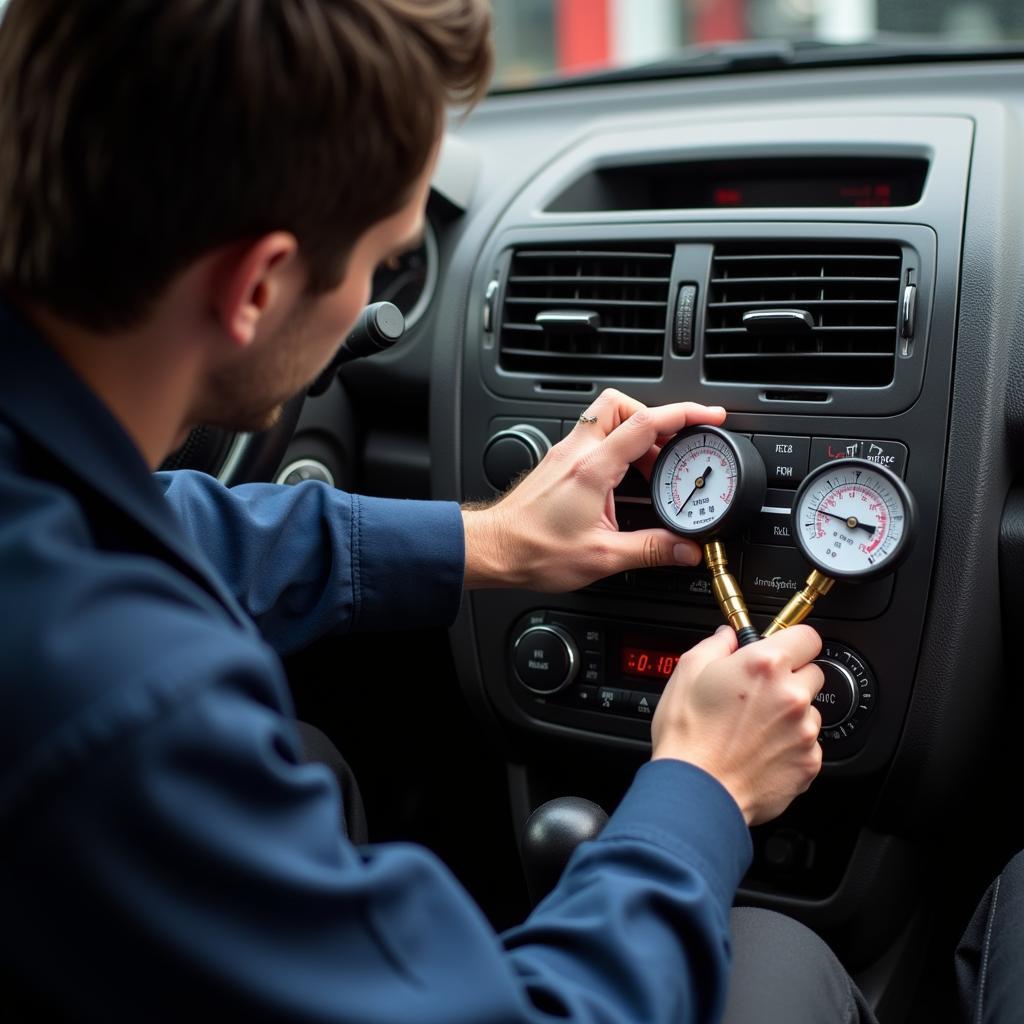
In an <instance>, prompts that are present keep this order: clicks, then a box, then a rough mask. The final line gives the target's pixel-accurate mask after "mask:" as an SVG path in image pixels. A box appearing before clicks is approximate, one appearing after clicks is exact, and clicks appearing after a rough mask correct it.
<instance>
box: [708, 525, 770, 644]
mask: <svg viewBox="0 0 1024 1024" xmlns="http://www.w3.org/2000/svg"><path fill="white" fill-rule="evenodd" d="M704 563H705V565H707V567H708V572H709V573H711V588H712V590H713V591H714V594H715V600H716V601H717V602H718V607H719V608H721V609H722V614H723V615H724V616H725V618H726V621H727V622H728V623H729V625H730V626H732V628H733V629H735V630H736V636H737V637H738V638H739V642H740V646H741V647H746V646H747V644H750V643H753V642H754V641H756V640H758V639H759V637H758V635H757V630H756V629H755V628H754V626H753V624H752V623H751V621H750V613H749V612H748V611H747V605H746V602H745V601H744V600H743V594H742V592H741V591H740V587H739V584H738V583H737V582H736V577H735V576H733V574H732V573H731V572H729V559H728V557H727V556H726V553H725V545H724V544H722V543H721V541H717V540H712V541H708V543H707V544H705V545H704Z"/></svg>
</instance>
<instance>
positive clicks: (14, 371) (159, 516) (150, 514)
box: [0, 300, 250, 625]
mask: <svg viewBox="0 0 1024 1024" xmlns="http://www.w3.org/2000/svg"><path fill="white" fill-rule="evenodd" d="M0 418H2V419H5V420H7V421H8V422H9V423H10V424H11V426H13V427H14V428H15V429H16V430H17V431H19V432H20V433H22V434H24V435H26V436H27V437H29V438H31V439H32V441H34V442H35V443H36V444H37V445H39V446H41V447H42V448H44V449H45V450H46V451H47V452H48V453H49V454H50V455H51V456H52V457H54V458H55V459H56V460H57V461H58V462H60V463H61V465H62V466H63V467H64V468H65V469H66V470H67V471H68V473H69V474H72V475H73V476H75V477H77V478H78V479H79V480H81V481H82V482H84V483H85V484H86V485H87V486H88V487H90V488H91V489H92V490H93V491H95V492H96V493H98V494H100V495H101V496H102V497H103V498H104V499H105V500H107V501H108V502H110V503H111V504H112V505H115V506H117V507H118V508H119V509H120V510H121V511H122V512H124V513H126V514H127V515H129V516H130V517H131V518H132V519H133V520H135V521H136V522H137V523H138V524H139V525H140V526H142V527H143V528H144V529H145V530H146V532H147V533H149V534H150V535H151V536H152V537H153V539H154V540H155V541H157V542H158V544H159V545H161V546H162V547H163V548H165V549H166V550H167V552H169V553H170V554H171V555H172V556H174V558H175V559H176V560H177V561H179V562H180V563H183V564H184V566H185V567H186V568H187V569H188V570H190V574H191V575H193V576H194V577H196V578H197V581H198V582H200V583H201V584H202V585H203V586H204V587H205V589H207V590H208V591H209V592H210V593H211V594H212V595H213V596H214V597H216V598H217V599H218V600H219V601H220V602H221V603H222V604H224V605H225V607H226V608H227V609H228V611H229V612H230V613H231V614H232V616H233V617H234V618H235V619H237V620H238V621H239V622H240V623H242V624H245V625H250V623H249V622H248V620H247V618H246V616H245V613H244V612H243V611H242V610H241V608H240V607H239V605H238V603H237V601H236V600H235V598H234V596H233V595H232V594H231V593H230V592H229V591H228V590H227V588H226V587H225V586H224V584H223V583H222V582H221V581H220V579H219V577H218V575H217V573H216V572H215V571H214V570H213V568H212V567H211V566H210V564H209V562H208V561H207V560H206V558H205V556H204V555H203V554H202V552H201V551H199V550H198V548H196V546H195V545H194V544H192V542H191V541H190V539H189V538H188V536H187V535H186V534H185V533H184V531H183V530H182V528H181V525H180V523H179V522H178V520H177V519H176V517H175V516H174V513H173V512H172V511H171V508H170V506H169V505H168V503H167V501H166V500H165V499H164V496H163V494H162V493H161V491H160V488H159V487H158V486H157V485H156V483H155V481H154V480H153V475H152V473H151V472H150V469H149V466H148V465H147V464H146V462H145V460H144V459H143V457H142V453H141V452H140V451H139V449H138V448H137V447H136V446H135V444H134V443H133V442H132V440H131V438H129V436H128V435H127V434H126V433H125V431H124V429H123V428H122V427H121V425H120V424H119V423H118V422H117V420H116V419H115V418H114V416H113V414H112V413H111V412H110V410H109V409H108V408H107V407H106V406H105V405H104V404H103V402H102V401H101V400H100V399H99V398H98V397H97V396H96V395H95V394H94V393H93V391H92V390H91V389H90V388H89V387H88V386H87V385H86V384H85V383H84V382H83V381H82V380H81V378H80V377H78V376H77V375H76V374H75V373H74V372H73V371H72V369H71V368H70V367H69V366H68V365H67V363H65V362H64V360H63V359H61V358H60V356H59V355H58V354H57V352H56V350H55V349H54V348H53V347H52V346H51V345H50V344H49V343H48V342H47V341H45V340H44V339H43V337H42V336H41V335H40V334H39V332H38V331H36V329H35V328H34V327H33V326H32V325H31V324H29V323H28V321H27V320H25V319H24V318H23V317H22V316H21V315H20V313H18V312H17V311H16V310H15V309H14V308H13V307H12V306H11V305H10V304H9V303H7V302H5V301H2V300H0Z"/></svg>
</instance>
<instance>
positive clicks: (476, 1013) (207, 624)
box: [0, 0, 867, 1024]
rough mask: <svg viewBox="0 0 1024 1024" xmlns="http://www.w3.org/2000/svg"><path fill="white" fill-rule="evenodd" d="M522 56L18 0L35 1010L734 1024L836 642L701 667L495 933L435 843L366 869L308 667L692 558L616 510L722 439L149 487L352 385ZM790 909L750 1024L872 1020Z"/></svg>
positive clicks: (611, 430) (274, 23)
mask: <svg viewBox="0 0 1024 1024" xmlns="http://www.w3.org/2000/svg"><path fill="white" fill-rule="evenodd" d="M489 66H490V44H489V41H488V15H487V11H486V9H485V7H484V5H483V4H482V3H480V2H476V0H420V2H416V3H413V2H410V0H278V2H269V0H267V2H256V0H202V2H198V0H137V2H135V3H132V4H125V3H123V4H116V5H111V4H110V3H109V0H12V2H11V4H10V6H9V8H8V9H7V13H6V14H5V16H4V19H3V21H2V22H0V225H2V229H0V293H2V296H3V301H2V304H0V612H2V619H0V621H2V627H0V628H2V642H0V835H2V844H3V851H4V853H3V859H2V862H0V906H2V907H3V908H4V925H5V927H4V929H3V938H2V939H0V943H2V946H0V949H2V954H0V962H2V964H3V970H4V972H5V973H6V975H7V978H6V979H5V981H6V984H5V986H4V999H5V1003H6V1005H8V1006H10V1005H14V1004H16V1003H17V1002H18V1001H20V1000H31V1001H32V1003H33V1005H34V1007H35V1009H34V1011H33V1019H53V1018H56V1017H64V1018H71V1019H85V1020H103V1021H117V1020H132V1021H135V1020H147V1021H155V1020H181V1019H184V1018H185V1017H186V1016H188V1015H193V1016H194V1015H196V1014H200V1015H201V1016H203V1017H204V1018H210V1019H216V1017H218V1016H219V1017H221V1018H222V1019H227V1020H236V1019H238V1020H242V1019H244V1020H247V1021H258V1020H287V1021H360V1022H412V1021H422V1022H435V1024H436V1022H451V1024H455V1022H485V1021H494V1022H497V1021H543V1020H549V1019H552V1018H557V1019H569V1020H573V1021H606V1022H627V1021H630V1022H638V1021H644V1022H658V1021H666V1022H667V1021H673V1022H678V1021H698V1020H699V1021H711V1020H714V1019H717V1018H718V1017H720V1016H721V1014H722V1012H723V1010H724V1007H725V1001H726V996H727V990H728V976H727V972H728V965H729V956H730V938H729V914H730V905H731V902H732V898H733V896H734V894H735V890H736V886H737V884H738V882H739V879H740V877H741V876H742V874H743V872H744V870H745V868H746V866H747V864H748V862H749V859H750V852H751V849H750V839H749V834H748V831H747V826H748V824H750V823H752V822H757V821H762V820H766V819H768V818H770V817H772V816H774V815H775V814H778V813H779V812H780V811H781V810H782V809H783V808H784V807H785V806H786V805H787V804H788V803H789V802H790V800H791V799H792V798H793V797H794V796H795V795H796V794H797V793H799V792H801V791H802V790H804V789H805V788H806V787H807V786H808V785H809V784H810V783H811V780H812V779H813V778H814V776H815V775H816V773H817V771H818V768H819V766H820V749H819V747H818V744H817V743H816V737H817V733H818V727H819V718H818V714H817V712H816V711H815V710H814V709H813V708H812V705H811V699H812V697H813V695H814V694H815V693H816V691H817V689H818V687H819V686H820V684H821V673H820V671H819V669H818V668H817V667H815V666H814V665H812V664H810V662H811V660H812V659H813V658H814V657H815V656H816V655H817V653H818V650H819V639H818V637H817V635H816V634H815V633H814V632H813V631H812V630H811V629H809V628H807V627H798V628H796V629H793V630H790V631H788V632H786V633H784V634H782V635H780V636H778V637H775V638H773V639H772V640H769V641H765V642H763V643H761V644H758V645H755V646H754V647H753V648H748V649H746V650H744V651H741V652H737V651H736V650H735V647H736V642H735V636H734V634H733V633H732V631H731V630H728V629H725V630H723V631H721V632H719V633H718V634H716V635H715V636H714V637H711V638H709V639H708V640H706V641H705V642H703V643H702V644H700V645H698V646H697V647H695V648H694V649H693V650H692V651H691V652H689V653H687V654H686V655H685V656H684V657H683V658H682V660H681V661H680V665H679V668H678V670H677V671H676V673H675V674H674V676H673V678H672V680H671V681H670V683H669V685H668V687H667V689H666V696H665V699H664V700H663V701H662V703H661V705H660V707H659V709H658V713H657V715H656V717H655V719H654V722H653V728H652V738H653V759H652V761H651V763H649V764H648V765H646V766H645V767H643V768H642V769H641V770H640V771H639V773H638V774H637V776H636V779H635V781H634V783H633V785H632V787H631V788H630V790H629V792H628V793H627V794H626V796H625V798H624V799H623V801H622V803H621V805H620V807H619V808H618V810H617V811H616V812H615V814H614V815H613V817H612V819H611V821H610V823H609V825H608V826H607V828H606V829H605V831H604V832H603V834H602V835H601V837H600V838H599V839H598V840H597V841H595V842H592V843H588V844H585V845H584V846H582V847H581V848H580V849H579V850H578V851H577V853H576V855H575V856H574V858H573V860H572V862H571V864H570V866H569V867H568V869H567V871H566V872H565V875H564V876H563V878H562V880H561V882H560V884H559V885H558V886H557V887H556V889H555V890H554V891H553V892H552V893H551V894H550V895H549V896H548V897H547V899H546V900H544V902H543V903H542V904H541V905H540V906H539V907H538V908H537V909H536V910H535V911H534V913H533V914H532V915H531V916H530V917H529V919H528V920H527V921H526V922H525V923H524V924H523V925H522V926H520V927H518V928H516V929H513V930H512V931H510V932H508V933H506V934H504V935H501V936H498V935H496V934H495V933H494V932H493V931H492V930H491V928H490V927H489V925H488V924H487V922H486V921H485V920H484V918H483V916H482V915H481V913H480V912H479V910H478V909H477V908H476V907H475V906H474V905H473V903H472V902H471V900H470V899H469V897H468V896H467V895H466V893H465V892H464V891H463V890H462V889H461V888H460V887H459V885H458V884H457V883H456V882H455V880H454V879H453V878H452V877H451V875H450V874H449V873H448V872H447V871H446V870H445V868H444V867H443V865H442V864H440V863H439V862H438V861H437V860H436V859H435V858H434V857H433V856H431V855H430V854H429V853H427V852H426V851H424V850H422V849H419V848H417V847H413V846H407V845H388V846H377V847H372V846H364V847H356V846H354V845H353V844H352V843H350V842H349V841H348V839H347V838H346V837H345V835H344V833H343V830H342V827H341V820H340V813H339V801H338V792H337V786H336V781H335V779H334V777H333V775H332V774H331V772H330V771H329V770H327V769H326V768H325V767H324V766H323V765H322V764H315V763H309V762H307V761H305V760H304V759H303V757H302V754H301V748H300V744H299V741H298V737H297V734H296V729H295V724H294V721H293V711H292V707H291V704H290V700H289V694H288V689H287V685H286V681H285V677H284V674H283V671H282V667H281V663H280V660H279V657H278V655H279V654H280V653H281V652H287V651H291V650H295V649H296V648H299V647H301V646H303V645H305V644H307V643H309V642H310V641H312V640H313V639H315V638H316V637H318V636H320V635H322V634H324V633H327V632H329V631H332V630H334V631H346V630H365V629H374V628H381V627H383V626H385V625H386V624H387V622H389V621H394V620H395V619H401V620H403V621H404V622H405V623H407V624H408V625H410V626H412V625H421V626H426V625H437V624H443V623H447V622H450V621H451V620H452V618H453V617H454V616H455V614H456V611H457V608H458V604H459V600H460V595H461V592H462V590H463V589H469V588H473V587H487V586H492V587H493V586H524V587H530V588H533V589H538V590H547V591H559V590H566V589H571V588H576V587H579V586H582V585H584V584H586V583H588V582H590V581H592V580H594V579H597V578H599V577H601V576H604V575H607V574H610V573H613V572H618V571H621V570H623V569H627V568H630V567H636V566H640V565H656V564H671V563H673V562H683V563H685V564H692V563H693V562H694V561H695V560H696V559H697V557H698V553H697V551H696V550H695V548H694V547H693V545H691V544H689V543H687V542H680V541H678V540H677V539H675V538H673V537H672V536H671V535H670V534H668V533H667V532H665V531H661V530H651V531H646V532H642V533H639V534H632V535H627V534H620V533H618V532H617V530H616V528H615V523H614V520H613V519H612V518H611V517H610V516H609V515H608V514H607V511H606V510H607V508H608V503H609V498H610V492H611V488H612V487H613V486H614V485H615V484H616V483H617V482H618V481H619V480H620V479H621V477H622V476H623V474H624V472H625V471H626V468H627V467H628V466H629V465H630V464H638V465H640V466H641V467H642V466H644V465H645V464H649V462H650V460H651V459H652V458H653V457H654V455H655V454H656V452H657V443H658V440H659V439H662V438H664V437H665V436H667V435H670V434H672V433H673V432H675V431H676V430H678V429H679V428H681V427H683V426H684V425H685V424H687V423H719V422H721V421H722V419H723V417H724V412H723V411H722V410H721V409H709V408H705V407H701V406H696V405H692V404H680V405H670V406H665V407H661V408H657V409H645V408H644V407H642V406H641V405H639V404H638V403H636V402H635V401H633V400H631V399H629V398H627V397H626V396H624V395H621V394H619V393H616V392H606V393H604V394H602V395H601V396H600V397H599V398H598V399H597V400H596V401H595V402H594V403H593V404H592V405H591V407H590V408H589V409H588V410H587V416H588V418H590V420H591V422H586V423H581V424H580V425H579V426H577V428H576V429H575V430H574V431H573V432H572V434H571V436H570V437H568V438H567V439H566V440H565V441H563V442H562V443H561V444H559V445H557V446H556V447H555V448H554V450H553V451H552V452H551V453H550V454H549V456H548V457H547V458H546V459H545V460H544V461H543V463H542V464H541V465H540V466H539V467H538V468H537V469H536V470H535V471H534V473H532V474H531V475H530V476H529V477H528V478H526V479H525V481H524V482H523V483H522V484H521V485H520V486H518V487H517V488H515V489H514V490H513V491H512V492H510V494H509V495H507V496H506V497H505V498H504V499H503V500H502V501H500V502H498V503H497V504H495V505H493V506H492V507H489V508H480V509H465V510H463V509H460V508H459V506H458V505H456V504H454V503H444V502H436V503H434V502H411V501H410V502H399V501H385V500H380V499H374V498H365V497H356V496H351V495H347V494H343V493H341V492H339V491H336V490H333V489H331V488H328V487H326V486H324V485H321V484H304V485H301V486H298V487H294V488H280V487H275V486H271V485H249V486H241V487H237V488H234V489H231V490H228V489H226V488H224V487H223V486H221V485H220V484H218V483H217V482H216V481H215V480H213V479H211V478H210V477H207V476H204V475H201V474H197V473H189V472H181V473H177V474H165V475H154V474H153V472H152V471H153V469H154V468H155V467H156V466H158V465H159V464H160V463H161V461H162V460H163V459H164V458H165V457H166V455H167V454H168V453H169V452H171V451H172V450H173V449H174V448H175V447H176V445H178V444H180V442H181V440H182V439H183V437H184V435H185V432H186V431H187V430H188V429H189V428H190V427H191V426H193V425H194V424H197V423H217V424H222V425H225V426H229V427H231V428H233V429H236V430H256V429H260V428H262V427H266V426H267V425H269V424H270V423H272V422H273V421H274V418H275V416H276V415H277V413H278V410H279V408H280V405H281V403H282V402H284V401H285V400H286V399H287V398H288V397H289V396H291V395H292V394H294V393H295V392H297V391H298V390H300V389H301V388H302V387H303V386H305V385H306V384H307V383H308V382H309V381H310V380H312V379H313V378H314V377H315V376H316V375H317V374H318V372H319V371H320V370H321V369H322V368H323V366H324V365H325V363H326V362H327V361H328V360H329V359H330V358H331V356H332V354H333V351H334V349H335V348H336V346H337V344H338V339H341V338H343V337H344V336H345V335H346V333H347V331H348V329H349V328H350V326H351V325H352V323H353V322H354V320H355V318H356V316H357V314H358V313H359V311H360V309H361V307H362V306H363V305H364V304H365V302H366V301H367V296H368V290H369V282H370V278H371V275H372V273H373V270H374V268H375V267H376V266H377V265H378V264H379V263H380V262H381V261H383V260H386V259H387V258H388V257H389V256H391V255H393V254H394V253H395V252H398V251H400V250H401V249H402V248H403V247H407V246H409V245H410V244H413V243H414V241H415V239H416V238H417V236H418V235H419V233H420V231H421V229H422V225H423V215H424V205H425V201H426V196H427V191H428V187H429V181H430V176H431V172H432V169H433V165H434V160H435V157H436V152H437V147H438V140H439V138H440V135H441V131H442V123H443V116H444V109H445V105H446V103H448V102H449V101H452V100H456V101H458V100H472V99H473V98H475V97H476V96H477V95H478V94H479V93H480V91H481V90H482V89H483V87H484V85H485V83H486V79H487V74H488V71H489ZM410 671H413V669H412V668H411V669H410ZM339 685H344V684H343V683H339ZM784 921H785V919H782V918H779V919H778V921H775V922H774V923H771V924H769V925H767V926H766V927H767V928H768V931H762V932H760V933H759V934H760V935H761V939H760V941H761V942H767V941H768V940H766V939H765V938H764V936H766V935H772V936H775V937H776V938H778V937H780V936H784V941H772V942H771V945H773V946H776V947H778V949H777V950H776V952H782V951H783V950H789V951H790V954H791V955H790V957H789V961H788V966H779V960H778V958H776V959H775V960H771V959H769V958H759V957H758V956H756V955H751V956H750V957H749V963H748V966H747V967H745V968H744V973H743V978H744V979H745V980H744V981H743V983H742V984H741V983H739V980H738V981H737V982H734V984H733V993H734V995H733V997H732V998H733V1000H734V1009H733V1010H731V1011H730V1012H731V1013H735V1014H736V1015H737V1018H736V1019H740V1018H741V1017H743V1016H744V1015H745V1014H746V1015H747V1016H748V1019H749V1014H750V1011H749V1010H748V1009H746V1007H748V1006H749V1005H751V1002H752V1003H753V1005H755V1006H756V1007H757V1011H758V1012H757V1019H760V1020H766V1019H769V1018H768V1017H766V1016H765V1015H764V1013H765V1012H767V1011H766V1007H768V1006H769V1004H770V1003H771V998H770V995H771V993H770V992H769V989H771V988H772V987H773V985H774V987H775V988H776V989H780V990H784V991H781V992H779V993H777V995H778V996H779V998H780V999H781V1000H783V1001H785V1000H787V999H788V1000H793V999H795V998H796V993H797V991H798V990H800V989H804V990H806V994H805V995H801V996H800V998H802V999H806V1003H801V1004H800V1005H801V1007H804V1006H810V1005H812V1004H813V1005H814V1006H815V1007H817V1008H819V1009H822V1008H826V1007H827V1008H828V1009H827V1012H828V1019H850V1020H852V1019H855V1018H856V1015H857V1013H858V1012H861V1009H862V1008H861V1009H858V1007H859V1006H860V1002H859V999H860V997H859V995H858V994H857V993H856V991H855V990H854V989H852V987H851V986H850V983H849V980H848V979H846V977H845V975H843V974H842V973H841V971H840V970H839V968H838V966H837V965H836V964H835V962H834V961H833V960H830V959H829V957H830V954H828V952H827V950H825V949H824V947H823V946H820V944H818V945H816V944H815V943H816V940H815V939H814V938H813V937H812V936H811V935H810V933H809V932H807V933H806V934H798V933H797V932H795V931H793V930H790V926H789V925H787V924H785V923H783V922H784ZM792 928H793V929H796V928H797V926H795V925H793V926H792ZM794 936H796V937H794ZM764 952H765V953H768V952H769V951H768V950H764ZM765 965H767V966H765ZM787 971H789V972H791V973H787ZM758 972H760V973H758ZM792 972H795V974H794V973H792ZM801 974H803V978H802V979H800V977H799V976H800V975H801ZM737 978H738V979H739V975H738V976H737ZM794 978H797V979H798V980H794ZM752 979H755V980H752ZM794 1005H796V1004H794V1003H793V1002H790V1003H788V1004H787V1006H788V1009H785V1010H782V1011H780V1013H781V1014H782V1017H783V1019H785V1018H786V1017H788V1019H790V1020H793V1019H801V1020H809V1019H811V1017H810V1016H808V1015H805V1012H804V1010H803V1009H801V1010H798V1011H794V1010H793V1009H792V1007H793V1006H794ZM834 1005H838V1006H840V1007H841V1008H842V1010H843V1013H844V1014H845V1016H835V1015H834V1014H833V1013H832V1007H833V1006H834ZM807 1012H808V1013H809V1011H807ZM825 1012H826V1010H824V1009H822V1014H823V1019H825V1018H824V1014H825ZM863 1012H864V1014H865V1015H866V1014H867V1011H866V1010H863ZM794 1013H796V1016H794Z"/></svg>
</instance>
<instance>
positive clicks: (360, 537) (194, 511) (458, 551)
mask: <svg viewBox="0 0 1024 1024" xmlns="http://www.w3.org/2000/svg"><path fill="white" fill-rule="evenodd" d="M156 478H157V482H158V484H159V485H160V486H161V487H163V489H164V492H165V495H166V497H167V500H168V501H169V502H170V503H171V505H172V506H173V508H174V509H175V511H176V513H177V515H178V518H179V519H180V520H181V522H182V524H183V525H184V527H185V530H186V531H187V533H188V534H189V535H190V537H191V538H192V540H193V542H194V543H195V544H196V546H197V547H198V548H200V550H202V551H203V552H204V554H205V555H206V557H207V559H208V560H209V561H210V562H211V563H212V565H213V568H214V570H215V571H216V572H217V573H219V574H220V576H221V578H222V579H223V580H225V581H226V582H227V584H228V586H229V587H230V588H231V590H232V592H233V593H234V595H235V597H236V598H237V600H238V601H239V602H240V603H241V605H242V607H243V608H245V609H246V611H247V612H248V613H249V615H250V616H251V617H252V618H253V619H254V620H255V622H256V624H257V625H258V626H259V627H260V630H261V632H262V633H263V636H264V637H265V639H266V640H267V641H268V643H270V644H271V645H272V646H273V647H275V648H276V649H277V650H278V651H279V652H281V653H288V652H290V651H293V650H296V649H298V648H300V647H303V646H305V645H307V644H309V643H310V642H311V641H313V640H315V639H316V638H317V637H319V636H322V635H323V634H325V633H328V632H350V631H351V632H359V631H373V630H385V629H416V628H419V627H424V626H443V625H448V624H450V623H451V622H452V621H453V620H454V618H455V615H456V613H457V612H458V608H459V601H460V598H461V594H462V579H463V574H464V569H465V537H464V534H463V526H462V515H461V512H460V510H459V507H458V505H457V504H456V503H454V502H441V501H403V500H396V499H389V498H368V497H364V496H360V495H355V494H347V493H345V492H344V491H339V490H336V489H335V488H333V487H329V486H327V485H326V484H323V483H320V482H316V481H308V482H306V483H302V484H298V485H297V486H295V487H284V486H278V485H276V484H242V485H240V486H238V487H231V488H228V487H225V486H224V485H223V484H221V483H219V482H218V481H217V480H215V479H214V478H213V477H211V476H207V475H206V474H204V473H196V472H193V471H191V470H179V471H177V472H171V473H158V474H157V475H156Z"/></svg>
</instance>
